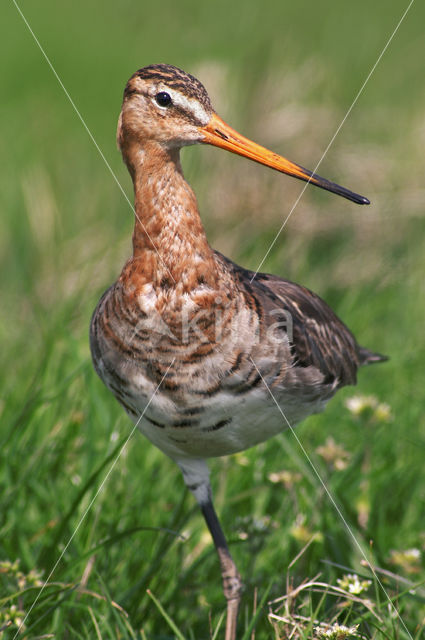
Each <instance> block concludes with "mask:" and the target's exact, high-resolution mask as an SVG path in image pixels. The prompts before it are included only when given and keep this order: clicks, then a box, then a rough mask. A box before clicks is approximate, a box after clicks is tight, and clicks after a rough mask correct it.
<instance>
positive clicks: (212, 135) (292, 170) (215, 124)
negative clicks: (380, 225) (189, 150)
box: [200, 113, 370, 204]
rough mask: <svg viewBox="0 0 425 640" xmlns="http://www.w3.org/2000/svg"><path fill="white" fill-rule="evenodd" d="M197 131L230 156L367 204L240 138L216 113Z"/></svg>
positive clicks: (362, 198)
mask: <svg viewBox="0 0 425 640" xmlns="http://www.w3.org/2000/svg"><path fill="white" fill-rule="evenodd" d="M200 131H201V133H202V134H203V135H204V139H203V142H205V143H208V144H213V145H214V146H216V147H221V148H222V149H227V151H231V152H232V153H238V154H239V155H240V156H245V157H246V158H250V159H251V160H255V162H259V163H260V164H264V165H266V166H267V167H271V168H272V169H276V171H281V172H282V173H287V174H288V175H289V176H294V177H295V178H299V179H300V180H304V181H305V182H311V184H314V185H316V186H317V187H320V188H321V189H326V190H327V191H331V192H332V193H336V194H338V195H339V196H342V197H343V198H347V199H348V200H351V201H352V202H356V203H357V204H370V202H369V200H368V199H367V198H365V197H364V196H359V195H358V194H357V193H353V192H352V191H349V190H348V189H345V188H344V187H340V186H339V184H335V183H334V182H330V181H329V180H326V179H325V178H321V177H320V176H318V175H316V174H315V173H312V172H311V171H309V170H308V169H304V167H301V166H300V165H299V164H295V163H294V162H290V161H289V160H287V159H286V158H283V157H282V156H279V155H278V154H277V153H273V151H269V150H268V149H266V148H265V147H262V146H260V145H259V144H257V143H255V142H252V140H249V138H245V137H244V136H241V135H240V133H238V132H237V131H235V130H234V129H232V128H231V127H229V125H228V124H226V123H225V122H224V120H222V119H221V118H220V117H219V116H218V115H217V114H216V113H214V114H213V115H212V117H211V120H210V121H209V122H208V124H207V125H205V126H204V127H200Z"/></svg>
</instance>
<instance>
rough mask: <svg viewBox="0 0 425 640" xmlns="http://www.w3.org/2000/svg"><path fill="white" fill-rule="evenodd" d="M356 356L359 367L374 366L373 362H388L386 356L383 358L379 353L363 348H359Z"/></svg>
mask: <svg viewBox="0 0 425 640" xmlns="http://www.w3.org/2000/svg"><path fill="white" fill-rule="evenodd" d="M358 355H359V360H360V365H361V366H364V365H367V364H374V363H375V362H385V361H386V360H388V356H383V355H382V354H381V353H374V352H373V351H369V349H366V348H365V347H359V351H358Z"/></svg>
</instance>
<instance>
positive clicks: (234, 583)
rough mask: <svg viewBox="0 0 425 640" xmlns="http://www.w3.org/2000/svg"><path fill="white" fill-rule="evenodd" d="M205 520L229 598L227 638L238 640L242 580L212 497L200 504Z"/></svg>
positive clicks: (226, 595)
mask: <svg viewBox="0 0 425 640" xmlns="http://www.w3.org/2000/svg"><path fill="white" fill-rule="evenodd" d="M200 507H201V510H202V513H203V514H204V518H205V522H206V523H207V526H208V529H209V530H210V532H211V536H212V539H213V541H214V544H215V548H216V549H217V553H218V557H219V560H220V567H221V577H222V579H223V592H224V595H225V597H226V600H227V617H226V640H236V625H237V621H238V610H239V604H240V601H241V593H242V581H241V577H240V575H239V572H238V570H237V568H236V565H235V563H234V561H233V558H232V556H231V555H230V551H229V548H228V546H227V542H226V538H225V537H224V533H223V529H222V528H221V525H220V522H219V519H218V517H217V514H216V512H215V509H214V505H213V503H212V500H211V498H209V499H208V501H207V502H205V503H203V504H202V503H201V505H200Z"/></svg>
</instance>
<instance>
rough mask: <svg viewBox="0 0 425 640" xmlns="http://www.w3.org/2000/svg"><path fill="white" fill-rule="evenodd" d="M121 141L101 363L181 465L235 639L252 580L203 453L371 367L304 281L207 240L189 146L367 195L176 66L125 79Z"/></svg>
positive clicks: (102, 308)
mask: <svg viewBox="0 0 425 640" xmlns="http://www.w3.org/2000/svg"><path fill="white" fill-rule="evenodd" d="M117 144H118V147H119V149H120V151H121V154H122V157H123V160H124V163H125V164H126V166H127V168H128V171H129V173H130V175H131V178H132V181H133V186H134V198H135V200H134V202H135V204H134V213H135V221H134V231H133V236H132V244H133V253H132V256H131V257H130V258H129V260H128V261H127V262H126V263H125V265H124V267H123V269H122V271H121V274H120V275H119V277H118V279H117V281H116V282H115V283H114V284H113V285H112V286H110V287H109V288H108V289H107V291H106V292H105V293H104V294H103V296H102V297H101V299H100V301H99V303H98V305H97V307H96V309H95V311H94V313H93V316H92V320H91V325H90V346H91V354H92V359H93V364H94V368H95V370H96V372H97V374H98V375H99V376H100V378H101V380H102V381H103V382H104V384H105V385H106V386H107V387H108V388H109V389H110V391H111V392H112V393H113V394H114V395H115V397H116V398H117V400H118V401H119V403H120V404H121V405H122V406H123V408H124V409H125V411H126V412H127V414H128V415H129V417H130V418H131V420H132V421H133V422H134V424H135V425H137V427H138V429H139V430H140V431H141V433H142V434H143V435H144V436H145V437H146V438H147V439H148V440H150V441H151V442H152V443H153V444H154V445H155V446H157V447H158V448H159V449H160V450H161V451H163V452H164V453H165V454H166V455H168V456H169V457H170V458H171V459H172V460H173V461H174V462H175V463H177V465H178V466H179V467H180V469H181V471H182V474H183V479H184V482H185V484H186V486H187V487H188V489H189V490H190V491H191V492H192V493H193V495H194V496H195V499H196V501H197V502H198V504H199V506H200V509H201V511H202V514H203V516H204V518H205V522H206V525H207V527H208V529H209V530H210V533H211V536H212V540H213V542H214V545H215V547H216V550H217V554H218V559H219V565H220V569H221V576H222V584H223V592H224V596H225V599H226V602H227V609H226V625H225V638H226V640H235V639H236V634H237V618H238V610H239V605H240V601H241V596H242V590H243V584H242V579H241V576H240V574H239V571H238V569H237V567H236V565H235V562H234V560H233V558H232V556H231V553H230V551H229V547H228V544H227V541H226V537H225V535H224V532H223V529H222V527H221V525H220V521H219V518H218V516H217V514H216V511H215V509H214V505H213V496H212V490H211V484H210V476H209V469H208V463H207V460H208V458H211V457H218V456H225V455H230V454H234V453H236V452H240V451H243V450H245V449H247V448H249V447H252V446H254V445H256V444H258V443H260V442H263V441H265V440H268V439H269V438H271V437H273V436H274V435H276V434H278V433H280V432H282V431H283V430H285V429H286V428H288V426H289V425H290V426H294V425H296V424H297V423H299V422H300V421H301V420H303V419H304V418H306V417H307V416H309V415H311V414H313V413H317V412H320V411H322V410H323V409H324V408H325V405H326V403H327V402H328V401H329V400H330V399H331V398H332V397H333V396H334V394H335V393H336V392H337V391H338V389H340V388H341V387H343V386H345V385H353V384H355V383H356V374H357V370H358V368H359V367H361V366H363V365H368V364H372V363H375V362H381V361H383V360H385V359H386V357H385V356H383V355H380V354H379V353H374V352H372V351H370V350H368V349H366V348H364V347H361V346H359V344H358V343H357V341H356V339H355V338H354V336H353V334H352V333H351V332H350V331H349V329H348V328H347V327H346V326H345V324H343V322H342V321H341V320H339V318H338V317H337V316H336V315H335V313H334V312H333V311H332V309H331V308H330V307H329V306H328V305H327V304H326V303H325V302H324V301H323V300H322V299H321V298H320V297H319V296H317V295H316V294H314V293H313V292H311V291H310V290H309V289H307V288H305V287H303V286H300V285H298V284H295V283H293V282H291V281H289V280H286V279H283V278H281V277H278V276H276V275H272V274H266V273H256V272H252V271H249V270H247V269H245V268H243V267H241V266H238V265H237V264H235V263H234V262H232V261H231V260H230V259H228V258H226V257H225V256H224V255H222V254H221V253H219V252H218V251H215V250H214V249H213V248H212V247H211V246H210V245H209V243H208V240H207V237H206V233H205V230H204V227H203V225H202V222H201V218H200V214H199V210H198V204H197V200H196V196H195V194H194V192H193V191H192V189H191V187H190V186H189V184H188V183H187V182H186V180H185V178H184V175H183V170H182V166H181V163H180V150H181V149H182V147H185V146H189V145H193V144H209V145H214V146H216V147H219V148H221V149H224V150H228V151H230V152H233V153H236V154H238V155H240V156H245V157H246V158H249V159H251V160H254V161H256V162H257V163H260V164H263V165H266V166H268V167H270V168H272V169H275V170H277V171H279V172H282V173H285V174H288V175H290V176H293V177H295V178H298V179H300V180H303V181H305V182H308V183H310V184H312V185H316V186H318V187H320V188H322V189H325V190H327V191H330V192H332V193H335V194H337V195H339V196H342V197H344V198H346V199H348V200H350V201H352V202H354V203H357V204H362V205H366V204H369V200H368V199H367V198H365V197H364V196H360V195H358V194H356V193H354V192H352V191H350V190H348V189H345V188H344V187H341V186H339V185H338V184H336V183H333V182H330V181H328V180H326V179H324V178H321V177H320V176H318V175H316V174H315V173H313V172H311V171H309V170H307V169H305V168H303V167H302V166H301V165H298V164H296V163H294V162H291V161H289V160H287V159H286V158H284V157H282V156H280V155H278V154H277V153H274V152H273V151H270V150H268V149H266V148H264V147H262V146H260V145H259V144H257V143H255V142H253V141H251V140H250V139H248V138H246V137H244V136H242V135H241V134H239V133H238V132H237V131H236V130H234V129H232V128H231V127H230V126H229V125H228V124H226V123H225V122H224V120H222V119H221V118H220V117H219V116H218V114H217V113H216V112H215V110H214V109H213V107H212V104H211V100H210V98H209V96H208V93H207V91H206V89H205V88H204V86H203V84H202V83H201V82H200V81H199V80H197V79H196V78H195V77H194V76H192V75H190V74H189V73H186V72H184V71H182V70H181V69H179V68H177V67H175V66H172V65H169V64H151V65H149V66H146V67H143V68H141V69H139V70H138V71H136V72H135V73H134V74H133V75H132V76H131V77H130V79H129V80H128V82H127V84H126V86H125V89H124V96H123V102H122V108H121V113H120V116H119V120H118V128H117Z"/></svg>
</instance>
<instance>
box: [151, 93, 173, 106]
mask: <svg viewBox="0 0 425 640" xmlns="http://www.w3.org/2000/svg"><path fill="white" fill-rule="evenodd" d="M155 100H156V101H157V103H158V104H159V106H160V107H169V106H170V104H171V102H172V100H171V96H170V94H169V93H167V92H166V91H160V92H159V93H157V94H156V96H155Z"/></svg>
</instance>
